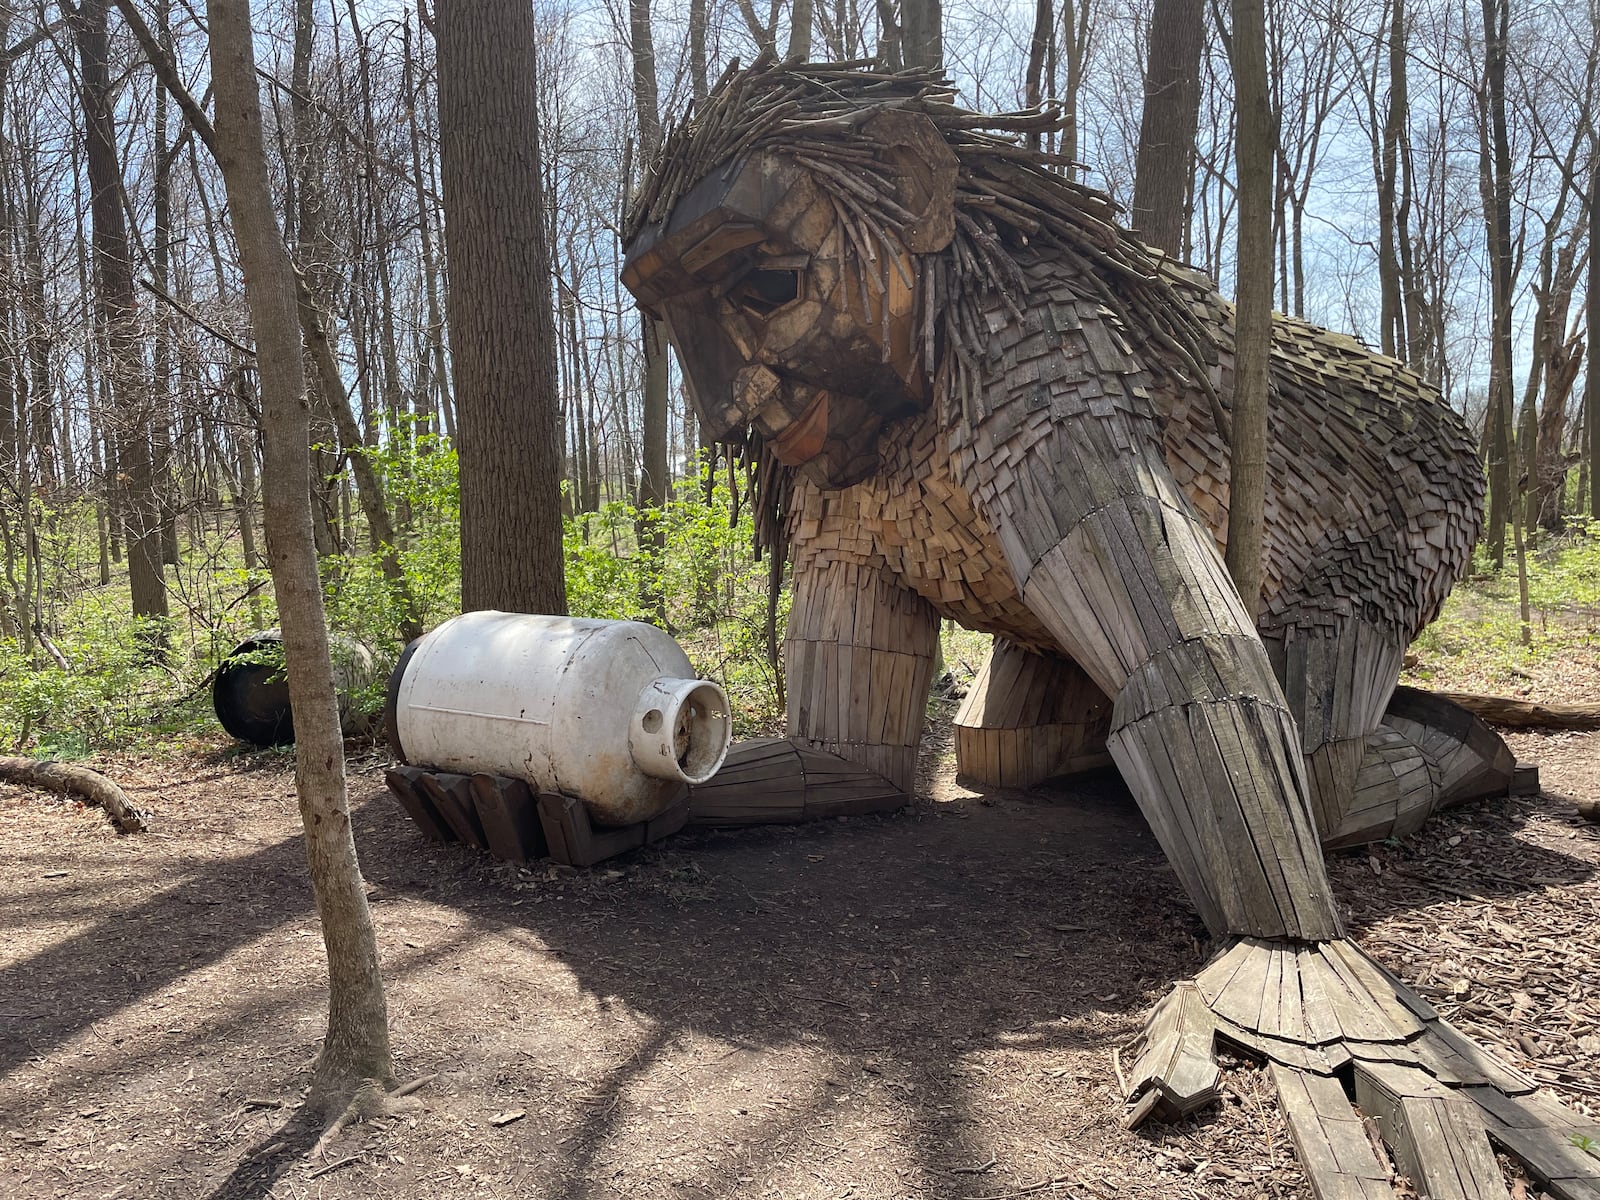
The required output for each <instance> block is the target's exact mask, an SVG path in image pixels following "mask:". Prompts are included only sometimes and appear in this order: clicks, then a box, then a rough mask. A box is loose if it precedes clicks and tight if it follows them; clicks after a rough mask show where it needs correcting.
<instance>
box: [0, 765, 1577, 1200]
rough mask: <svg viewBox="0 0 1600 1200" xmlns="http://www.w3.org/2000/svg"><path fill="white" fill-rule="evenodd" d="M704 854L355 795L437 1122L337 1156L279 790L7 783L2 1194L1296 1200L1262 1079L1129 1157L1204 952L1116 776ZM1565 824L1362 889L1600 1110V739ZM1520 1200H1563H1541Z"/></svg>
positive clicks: (1482, 844) (1477, 1002) (369, 1126)
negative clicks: (534, 842) (500, 837)
mask: <svg viewBox="0 0 1600 1200" xmlns="http://www.w3.org/2000/svg"><path fill="white" fill-rule="evenodd" d="M932 741H933V745H932V747H931V750H930V753H929V755H928V772H927V779H926V786H925V788H924V796H925V798H924V799H921V800H919V801H917V802H916V803H915V804H913V805H912V806H911V807H909V808H908V809H906V810H905V811H903V812H901V813H899V814H895V815H893V816H889V817H883V818H861V819H852V820H846V821H837V822H830V823H827V824H822V825H815V826H809V827H802V828H780V829H768V830H756V831H744V832H737V833H723V832H715V833H713V832H691V833H687V834H684V835H681V836H679V837H676V838H674V839H672V840H671V841H670V842H669V843H667V844H665V845H664V846H663V847H661V848H658V849H655V850H651V851H647V852H643V853H637V854H633V855H630V856H628V857H625V858H623V859H620V860H617V861H615V862H614V863H612V864H609V865H608V866H605V867H601V868H597V869H595V870H593V871H590V872H581V873H580V872H574V871H571V870H568V869H564V868H556V867H548V866H545V865H540V866H537V867H534V868H531V869H518V868H515V867H510V866H506V865H503V864H497V863H495V862H493V861H491V860H489V859H487V858H486V857H484V856H482V855H480V854H478V853H475V852H472V851H469V850H466V849H464V848H461V847H456V846H450V847H445V846H438V845H433V844H430V843H427V842H425V841H424V840H423V839H422V838H421V836H420V835H419V834H418V833H417V831H416V830H415V829H414V828H412V827H411V826H410V825H409V824H408V823H406V822H405V821H404V820H403V819H402V818H401V815H400V812H399V810H398V807H397V806H396V805H395V804H394V803H393V802H392V801H391V800H390V799H389V798H388V797H387V795H386V794H385V793H384V792H383V789H382V784H381V762H380V761H379V760H377V759H376V758H368V759H366V760H364V761H358V762H357V764H356V771H357V773H356V774H355V775H354V777H353V779H352V790H353V794H354V795H355V796H356V797H357V799H358V803H357V806H356V825H357V839H358V844H359V846H360V848H361V854H362V862H363V866H364V868H365V871H366V875H367V878H368V880H369V885H370V891H371V898H372V901H373V911H374V915H375V919H376V921H377V926H378V935H379V941H380V946H381V950H382V955H383V966H384V971H385V975H386V977H387V980H388V988H389V993H388V994H389V1006H390V1020H391V1025H392V1030H393V1039H394V1049H395V1056H396V1060H397V1067H398V1071H399V1073H400V1075H401V1076H402V1077H403V1078H410V1077H416V1076H422V1075H436V1078H435V1079H433V1080H432V1081H431V1082H430V1083H428V1084H427V1085H426V1086H425V1087H424V1088H423V1089H422V1090H421V1091H420V1092H418V1093H417V1095H418V1098H419V1099H420V1101H421V1102H422V1103H421V1107H419V1108H418V1109H417V1110H416V1111H414V1112H412V1113H409V1114H408V1115H406V1116H404V1117H401V1118H398V1119H395V1120H389V1121H380V1122H369V1123H366V1124H363V1125H359V1126H357V1127H355V1128H353V1129H352V1130H350V1131H349V1132H348V1133H347V1134H346V1135H344V1136H343V1137H342V1138H341V1139H340V1140H339V1141H338V1142H337V1144H335V1145H334V1146H333V1147H332V1148H331V1149H330V1150H329V1152H328V1154H327V1156H326V1157H325V1158H323V1159H316V1160H313V1159H310V1158H308V1157H307V1151H308V1149H309V1146H310V1144H311V1141H312V1140H313V1138H314V1137H315V1131H307V1130H306V1129H304V1128H303V1127H302V1123H301V1122H298V1121H297V1120H296V1115H295V1105H296V1104H297V1102H298V1098H299V1092H298V1090H297V1089H298V1088H299V1087H300V1086H302V1085H303V1084H304V1082H305V1079H306V1068H307V1066H308V1065H309V1063H310V1061H311V1059H312V1056H313V1055H314V1054H315V1052H316V1049H317V1046H318V1042H319V1039H320V1036H321V1033H322V1029H323V1021H324V1012H323V1005H324V1004H325V996H324V964H323V958H322V946H321V940H320V937H319V934H318V929H317V924H316V920H315V916H314V914H313V912H312V909H311V906H310V895H309V889H308V885H307V882H306V877H305V867H304V859H303V855H302V851H301V847H300V843H299V838H298V830H297V815H296V810H295V802H294V795H293V780H292V776H291V772H290V765H289V761H288V759H287V758H285V757H283V756H281V755H274V754H240V753H238V752H236V751H234V750H232V749H222V748H218V749H217V750H216V751H214V752H212V753H207V754H197V755H194V756H190V757H184V758H176V759H169V760H165V761H159V762H156V761H150V760H124V761H114V762H107V763H102V764H101V765H102V766H103V767H104V768H105V769H107V770H108V771H109V772H110V773H112V774H114V775H115V776H116V777H117V778H119V779H120V780H121V782H122V783H123V784H124V785H125V786H126V787H127V788H128V790H129V792H130V793H131V794H132V795H133V796H134V799H135V802H136V803H138V804H140V805H141V806H142V807H146V808H148V809H150V810H152V812H153V813H154V818H155V819H154V822H153V828H152V831H151V832H150V833H148V834H146V835H142V836H135V837H118V836H117V835H116V834H114V833H113V832H111V831H110V829H109V827H108V826H107V825H106V823H105V821H104V820H103V818H102V817H101V815H100V814H99V813H98V812H94V811H88V812H85V811H83V810H82V809H79V808H77V807H76V806H74V805H63V804H61V803H59V802H57V801H54V800H52V799H50V798H48V797H44V796H40V795H36V794H32V793H28V792H24V791H19V790H15V789H9V788H3V789H0V863H3V864H4V865H3V866H0V930H3V939H4V940H3V943H0V1196H6V1197H12V1196H15V1197H92V1198H98V1200H114V1198H116V1197H127V1198H135V1197H138V1198H144V1197H150V1198H157V1197H185V1198H187V1197H208V1198H219V1200H220V1198H222V1197H266V1196H273V1197H280V1198H287V1197H356V1196H360V1197H481V1198H498V1197H506V1198H510V1197H517V1198H519V1200H522V1198H527V1197H549V1198H557V1200H578V1198H603V1197H609V1196H628V1197H663V1198H678V1197H699V1196H712V1197H741V1198H742V1197H779V1198H782V1200H807V1198H813V1200H823V1198H826V1200H857V1198H860V1200H904V1198H908V1197H919V1198H921V1197H929V1198H946V1197H948V1198H950V1200H971V1198H977V1197H990V1198H1000V1197H1006V1198H1010V1197H1022V1196H1034V1195H1041V1196H1042V1195H1050V1196H1067V1197H1073V1198H1074V1200H1136V1198H1144V1197H1148V1198H1152V1200H1153V1198H1158V1197H1159V1198H1163V1200H1166V1198H1180V1197H1203V1198H1208V1200H1209V1198H1212V1197H1216V1198H1233V1197H1238V1198H1244V1197H1263V1198H1265V1197H1273V1198H1290V1197H1295V1198H1298V1197H1303V1196H1306V1195H1308V1193H1307V1192H1306V1190H1305V1187H1304V1183H1303V1181H1302V1178H1301V1175H1300V1173H1299V1170H1298V1168H1297V1167H1296V1165H1295V1160H1294V1156H1293V1153H1292V1150H1291V1148H1290V1147H1289V1143H1288V1137H1287V1135H1286V1131H1285V1127H1284V1124H1283V1121H1282V1119H1281V1117H1280V1115H1279V1113H1278V1111H1277V1107H1276V1104H1275V1101H1274V1098H1273V1094H1272V1089H1271V1087H1270V1086H1269V1085H1268V1084H1267V1083H1266V1082H1265V1080H1264V1077H1263V1076H1262V1075H1261V1074H1260V1073H1259V1072H1257V1071H1256V1070H1254V1069H1253V1068H1252V1067H1250V1065H1249V1064H1248V1063H1246V1062H1243V1061H1239V1060H1225V1061H1228V1062H1229V1064H1230V1067H1229V1071H1228V1074H1227V1081H1228V1090H1227V1095H1226V1097H1225V1102H1224V1103H1223V1104H1222V1105H1220V1106H1219V1107H1218V1108H1216V1109H1215V1110H1213V1111H1210V1112H1207V1113H1204V1114H1202V1115H1201V1116H1200V1117H1198V1118H1196V1119H1192V1120H1189V1121H1186V1122H1184V1123H1182V1124H1179V1125H1176V1126H1169V1127H1156V1128H1151V1129H1148V1130H1146V1131H1143V1132H1140V1133H1137V1134H1135V1133H1128V1132H1125V1131H1123V1130H1122V1128H1121V1127H1120V1125H1119V1117H1120V1116H1121V1113H1122V1104H1121V1099H1120V1096H1121V1093H1120V1089H1119V1086H1118V1082H1117V1070H1118V1065H1119V1064H1118V1059H1117V1053H1118V1051H1119V1049H1125V1048H1126V1047H1127V1045H1128V1043H1129V1042H1130V1041H1131V1040H1132V1039H1133V1038H1134V1036H1135V1034H1136V1033H1137V1031H1138V1028H1139V1026H1140V1024H1141V1021H1142V1018H1143V1015H1144V1013H1145V1011H1146V1010H1147V1008H1148V1007H1149V1006H1150V1004H1151V1003H1153V1002H1154V1001H1155V1000H1156V999H1158V998H1159V997H1160V996H1161V995H1162V994H1163V993H1164V992H1165V991H1166V990H1167V989H1168V987H1170V985H1171V984H1172V983H1173V982H1174V981H1175V980H1177V979H1180V978H1183V977H1185V976H1188V975H1190V974H1192V973H1193V972H1194V971H1195V970H1196V969H1197V968H1198V967H1199V966H1201V964H1202V963H1203V962H1204V961H1205V959H1206V958H1207V955H1208V951H1209V945H1208V942H1207V938H1206V935H1205V931H1204V929H1203V928H1202V926H1201V925H1200V923H1199V921H1198V919H1197V918H1196V917H1195V915H1194V913H1193V911H1192V910H1191V909H1190V907H1189V905H1188V904H1187V903H1186V901H1185V900H1184V898H1183V896H1182V894H1181V893H1180V892H1179V890H1178V888H1177V886H1176V883H1175V881H1174V878H1173V876H1172V874H1171V872H1170V871H1169V870H1168V869H1167V868H1166V866H1165V865H1164V861H1163V859H1162V856H1161V854H1160V852H1159V850H1158V849H1157V847H1156V845H1155V842H1154V840H1153V839H1152V838H1151V836H1150V834H1149V832H1148V830H1147V829H1146V827H1145V826H1144V823H1143V821H1142V820H1141V819H1140V817H1139V816H1138V813H1137V811H1136V810H1135V809H1134V807H1133V805H1132V802H1131V800H1130V799H1129V798H1128V796H1127V794H1126V792H1125V791H1124V790H1123V789H1122V787H1121V785H1120V783H1119V782H1117V781H1116V780H1115V779H1114V778H1110V777H1107V778H1100V779H1096V780H1091V781H1088V782H1082V783H1078V784H1075V785H1074V786H1072V787H1071V788H1070V789H1066V788H1059V789H1054V790H1048V791H1039V792H1035V793H1027V794H1021V793H1008V792H1001V791H991V792H984V793H980V792H977V791H973V790H971V789H968V788H965V787H962V786H959V785H957V784H956V783H955V782H954V780H953V778H952V767H951V765H950V762H949V755H948V753H947V751H946V750H945V749H944V747H943V746H942V745H940V744H939V740H938V739H937V738H935V739H932ZM1514 741H1515V746H1516V749H1517V752H1518V754H1519V756H1520V757H1522V758H1524V759H1531V760H1535V761H1538V762H1539V763H1540V765H1541V767H1542V768H1543V778H1544V782H1545V787H1546V795H1545V796H1544V797H1541V798H1537V799H1533V800H1524V801H1512V802H1508V801H1497V802H1492V803H1484V804H1479V805H1474V806H1471V807H1469V808H1467V809H1464V810H1458V811H1455V812H1452V813H1449V814H1446V815H1444V816H1442V817H1440V818H1438V819H1437V820H1435V821H1434V822H1433V823H1432V824H1431V825H1430V826H1429V828H1428V829H1427V830H1425V831H1424V832H1423V833H1422V834H1420V835H1418V836H1416V837H1412V838H1408V839H1405V840H1403V841H1399V842H1394V843H1390V844H1386V845H1383V846H1380V847H1376V848H1374V849H1371V850H1370V851H1363V852H1361V853H1358V854H1351V855H1342V856H1339V857H1338V858H1337V859H1336V861H1335V863H1334V877H1335V881H1336V885H1337V887H1338V889H1339V893H1340V895H1341V898H1342V900H1343V902H1344V903H1345V904H1346V906H1347V908H1348V911H1349V914H1350V916H1351V920H1352V924H1353V926H1354V927H1355V928H1356V930H1357V931H1358V932H1359V936H1360V938H1361V940H1362V942H1363V944H1364V945H1365V946H1367V947H1368V948H1369V949H1370V950H1372V951H1374V952H1375V953H1376V955H1377V957H1379V958H1380V959H1381V960H1382V961H1384V962H1385V963H1386V964H1387V965H1388V966H1390V967H1391V968H1393V969H1394V970H1396V971H1397V972H1398V973H1399V974H1401V975H1402V976H1404V977H1405V978H1406V979H1408V980H1410V981H1411V982H1413V983H1414V984H1415V985H1416V986H1417V987H1418V989H1419V990H1420V991H1421V992H1422V994H1423V995H1425V996H1426V997H1427V998H1428V999H1429V1000H1431V1001H1432V1002H1434V1003H1435V1004H1436V1005H1437V1006H1438V1007H1440V1008H1441V1009H1442V1010H1444V1012H1445V1013H1446V1015H1449V1016H1452V1017H1454V1018H1455V1019H1457V1020H1458V1022H1459V1023H1460V1024H1462V1025H1463V1026H1464V1027H1465V1028H1466V1029H1467V1030H1468V1031H1469V1032H1470V1033H1472V1034H1473V1035H1474V1036H1476V1037H1478V1038H1480V1039H1481V1040H1483V1041H1484V1042H1486V1043H1488V1044H1489V1045H1491V1046H1493V1047H1494V1048H1495V1049H1496V1050H1497V1051H1499V1052H1500V1053H1502V1054H1503V1055H1504V1056H1505V1057H1507V1058H1508V1059H1510V1060H1511V1061H1513V1062H1515V1063H1517V1064H1518V1065H1520V1066H1522V1067H1523V1068H1525V1069H1528V1070H1531V1071H1532V1072H1533V1073H1535V1074H1536V1075H1538V1076H1539V1077H1540V1078H1542V1079H1545V1080H1547V1081H1549V1082H1550V1083H1552V1084H1553V1085H1554V1086H1555V1089H1556V1091H1557V1092H1558V1094H1560V1095H1561V1097H1562V1098H1563V1099H1565V1100H1566V1101H1567V1102H1568V1103H1571V1104H1574V1105H1576V1106H1578V1107H1580V1108H1586V1110H1587V1111H1589V1112H1590V1113H1591V1114H1592V1113H1594V1112H1596V1111H1600V1086H1597V1083H1596V1081H1597V1080H1600V1070H1597V1065H1600V933H1597V930H1600V829H1596V828H1595V827H1594V826H1588V825H1584V824H1582V823H1581V822H1579V821H1577V820H1576V819H1575V818H1574V817H1573V815H1572V811H1571V806H1570V803H1569V802H1568V801H1567V800H1565V799H1563V797H1575V796H1593V795H1595V794H1596V792H1597V790H1600V734H1586V735H1564V736H1559V735H1558V736H1550V737H1539V736H1532V735H1522V736H1518V737H1516V738H1515V739H1514ZM1527 1194H1528V1195H1537V1192H1536V1191H1534V1190H1529V1192H1528V1193H1527Z"/></svg>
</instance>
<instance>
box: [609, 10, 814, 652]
mask: <svg viewBox="0 0 1600 1200" xmlns="http://www.w3.org/2000/svg"><path fill="white" fill-rule="evenodd" d="M797 10H798V6H797ZM806 17H807V22H808V24H807V29H808V31H809V20H810V14H809V11H808V12H807V14H806ZM628 18H629V20H628V29H629V34H630V37H631V43H632V47H633V100H634V110H635V112H636V114H637V116H638V121H639V161H640V166H641V168H642V169H644V170H648V169H649V167H650V164H651V163H652V162H653V161H654V159H655V156H656V152H657V150H658V149H659V148H660V146H661V111H660V100H659V98H658V94H657V91H656V52H655V37H654V34H653V33H652V31H651V28H650V0H629V4H628ZM790 46H791V53H793V46H794V42H793V39H792V37H791V42H790ZM639 325H640V337H641V343H642V350H643V357H644V409H643V412H642V414H641V421H640V431H641V435H642V440H643V442H644V446H643V449H644V461H643V463H642V464H641V469H640V471H639V502H638V503H639V524H638V538H639V549H640V550H641V551H642V552H643V554H644V556H645V560H646V561H645V566H644V570H643V571H642V572H641V573H640V574H641V578H642V582H643V585H644V592H643V595H642V596H641V597H640V603H641V604H642V605H643V606H644V607H645V609H646V610H647V611H649V612H651V613H654V614H655V617H656V619H657V621H658V622H660V623H662V624H665V623H666V599H665V597H664V595H663V594H662V591H661V558H662V554H663V553H664V551H665V548H666V540H665V533H664V531H663V529H662V527H661V513H662V510H663V509H665V508H666V504H667V487H668V484H669V483H670V481H671V466H670V463H669V460H668V449H667V383H668V378H667V339H666V336H665V333H664V331H663V330H662V329H661V327H660V323H659V322H658V321H656V320H654V319H653V318H651V317H648V316H644V315H642V314H641V316H640V319H639Z"/></svg>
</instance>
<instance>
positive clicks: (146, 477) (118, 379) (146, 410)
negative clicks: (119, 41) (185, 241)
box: [74, 0, 167, 645]
mask: <svg viewBox="0 0 1600 1200" xmlns="http://www.w3.org/2000/svg"><path fill="white" fill-rule="evenodd" d="M107 7H108V5H107V0H85V2H84V4H83V5H82V7H81V8H79V9H78V13H77V18H76V20H75V22H74V24H75V25H76V34H77V42H78V58H79V62H80V64H81V79H80V90H81V94H82V98H83V111H84V119H85V125H86V147H85V149H86V154H85V160H86V163H87V165H88V173H89V192H90V201H89V207H90V214H91V219H92V226H93V230H94V248H95V261H96V264H97V266H98V269H99V284H100V288H99V291H100V316H101V320H102V322H103V325H104V330H105V339H106V348H107V361H106V364H105V369H106V370H107V371H108V372H109V378H110V379H111V380H112V391H113V395H114V397H115V403H116V414H115V425H116V436H115V440H116V444H117V470H118V473H119V474H118V478H119V479H120V478H122V477H123V476H125V477H126V486H125V487H124V488H123V489H122V493H123V505H122V513H123V518H124V521H125V522H126V527H127V534H128V577H129V592H130V594H131V598H132V602H133V615H134V617H135V619H148V618H161V619H164V618H165V617H166V616H167V588H166V580H165V578H164V577H163V572H162V564H161V559H162V553H161V551H162V536H161V514H160V506H159V505H158V503H157V501H156V494H155V479H154V468H153V464H152V462H151V436H150V429H151V416H150V386H149V380H147V379H145V378H143V374H144V368H143V363H142V355H141V354H140V353H139V345H138V332H137V328H136V317H137V304H136V303H135V300H134V294H133V257H132V253H131V251H130V249H129V245H128V231H127V224H126V221H125V220H124V217H123V207H122V177H121V169H120V167H119V165H118V160H117V137H116V129H115V125H114V112H115V99H114V95H113V92H112V87H111V69H110V62H109V60H108V58H107V53H108V38H107ZM165 639H166V634H165V630H164V629H161V630H158V631H153V632H151V633H150V635H149V640H150V642H151V644H152V645H164V644H165Z"/></svg>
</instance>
